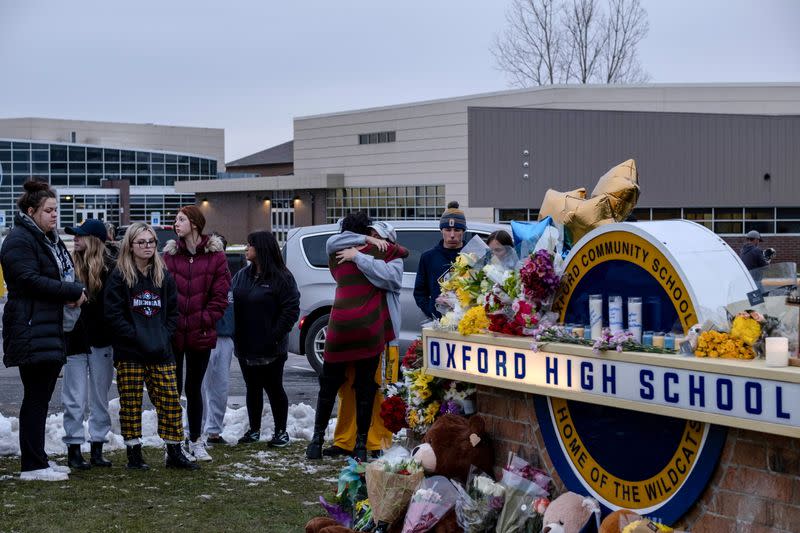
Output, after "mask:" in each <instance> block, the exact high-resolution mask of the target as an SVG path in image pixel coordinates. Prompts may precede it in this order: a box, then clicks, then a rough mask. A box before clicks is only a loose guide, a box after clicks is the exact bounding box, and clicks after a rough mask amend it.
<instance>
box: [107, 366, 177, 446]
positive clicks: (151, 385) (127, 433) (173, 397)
mask: <svg viewBox="0 0 800 533" xmlns="http://www.w3.org/2000/svg"><path fill="white" fill-rule="evenodd" d="M114 366H115V367H116V368H117V390H118V391H119V425H120V428H121V429H122V437H123V438H124V439H125V440H126V441H128V440H133V439H139V438H141V437H142V395H143V392H144V391H143V387H142V384H143V383H144V384H146V385H147V393H148V395H149V396H150V401H151V402H152V403H153V405H154V406H155V408H156V413H157V414H158V436H159V437H161V438H162V439H164V440H165V441H166V442H170V443H176V442H182V441H183V420H182V417H183V413H182V411H181V404H180V398H179V396H178V382H177V378H176V374H175V363H170V364H166V365H142V364H140V363H134V362H131V361H120V362H117V363H115V364H114Z"/></svg>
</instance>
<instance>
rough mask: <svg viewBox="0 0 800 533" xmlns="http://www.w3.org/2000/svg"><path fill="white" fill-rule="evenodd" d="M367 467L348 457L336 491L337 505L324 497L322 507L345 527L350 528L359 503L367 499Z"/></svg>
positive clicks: (320, 500)
mask: <svg viewBox="0 0 800 533" xmlns="http://www.w3.org/2000/svg"><path fill="white" fill-rule="evenodd" d="M364 472H365V467H364V465H363V464H362V463H359V462H358V461H356V460H355V459H353V458H351V457H348V458H347V465H346V466H345V467H344V468H342V470H341V472H339V480H338V483H337V490H336V503H329V502H328V501H326V500H325V498H323V497H322V496H320V497H319V502H320V505H322V507H323V508H324V509H325V511H326V512H327V513H328V515H329V516H330V517H331V518H333V519H334V520H336V521H337V522H339V523H340V524H341V525H343V526H345V527H350V526H351V525H352V524H353V523H354V521H355V519H356V515H357V507H358V506H357V505H356V504H357V502H359V501H362V500H364V499H365V498H366V495H367V488H366V484H365V482H364Z"/></svg>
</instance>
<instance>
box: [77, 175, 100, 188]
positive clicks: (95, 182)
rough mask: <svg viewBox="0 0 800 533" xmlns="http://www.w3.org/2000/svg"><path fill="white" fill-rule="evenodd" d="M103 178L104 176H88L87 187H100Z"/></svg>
mask: <svg viewBox="0 0 800 533" xmlns="http://www.w3.org/2000/svg"><path fill="white" fill-rule="evenodd" d="M102 178H103V176H101V175H100V174H93V175H91V176H86V185H87V186H93V187H99V186H100V180H101V179H102ZM70 179H72V178H70Z"/></svg>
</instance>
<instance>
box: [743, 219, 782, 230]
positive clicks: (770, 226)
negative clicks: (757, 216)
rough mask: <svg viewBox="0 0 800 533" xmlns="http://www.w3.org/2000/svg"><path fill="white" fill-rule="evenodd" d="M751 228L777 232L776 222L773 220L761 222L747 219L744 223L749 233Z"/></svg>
mask: <svg viewBox="0 0 800 533" xmlns="http://www.w3.org/2000/svg"><path fill="white" fill-rule="evenodd" d="M750 230H756V231H757V232H759V233H775V222H774V221H772V220H769V221H759V222H751V221H747V222H745V224H744V232H745V233H747V232H748V231H750Z"/></svg>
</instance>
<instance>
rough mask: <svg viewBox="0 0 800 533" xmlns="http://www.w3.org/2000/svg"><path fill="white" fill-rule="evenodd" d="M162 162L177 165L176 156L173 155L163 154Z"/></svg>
mask: <svg viewBox="0 0 800 533" xmlns="http://www.w3.org/2000/svg"><path fill="white" fill-rule="evenodd" d="M164 161H166V162H167V163H177V162H178V156H177V155H175V154H165V155H164Z"/></svg>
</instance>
